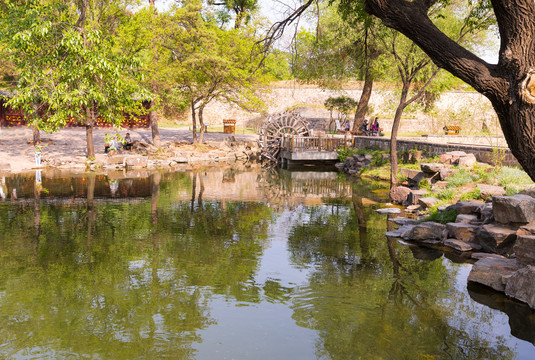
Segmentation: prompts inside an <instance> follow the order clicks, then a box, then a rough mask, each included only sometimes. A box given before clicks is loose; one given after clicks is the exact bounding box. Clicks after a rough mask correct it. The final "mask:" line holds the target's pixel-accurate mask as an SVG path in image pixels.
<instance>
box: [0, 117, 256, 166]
mask: <svg viewBox="0 0 535 360" xmlns="http://www.w3.org/2000/svg"><path fill="white" fill-rule="evenodd" d="M107 132H113V130H112V129H96V130H94V131H93V141H94V143H95V152H96V159H97V161H104V159H105V156H106V155H105V154H104V135H105V134H106V133H107ZM127 132H129V133H130V136H131V137H132V139H133V140H140V141H145V142H148V143H150V142H151V141H152V135H151V131H150V129H132V130H123V131H120V134H121V135H122V136H124V135H125V134H126V133H127ZM228 136H230V135H229V134H223V133H206V134H205V141H206V142H208V143H211V142H221V141H223V140H224V139H225V138H227V137H228ZM234 136H235V137H236V138H240V139H244V140H248V141H256V139H257V138H258V137H257V135H254V134H247V135H244V134H234ZM41 138H42V139H43V140H44V141H43V144H44V143H45V142H46V140H53V143H51V144H50V145H48V146H46V147H44V148H43V155H42V158H43V160H44V165H46V160H47V159H54V160H55V161H56V162H58V161H75V162H80V163H83V162H85V161H86V154H87V150H86V147H87V146H86V138H85V129H84V128H66V129H63V130H60V131H58V132H56V133H52V134H45V133H42V134H41ZM31 139H32V130H31V129H30V128H27V127H17V128H0V165H1V164H6V163H7V164H9V165H10V167H11V171H15V172H18V171H23V170H28V169H32V168H35V152H34V147H33V145H31V144H28V141H29V140H31ZM160 139H161V141H162V142H175V141H191V133H190V132H189V131H188V129H187V128H179V129H170V128H161V129H160Z"/></svg>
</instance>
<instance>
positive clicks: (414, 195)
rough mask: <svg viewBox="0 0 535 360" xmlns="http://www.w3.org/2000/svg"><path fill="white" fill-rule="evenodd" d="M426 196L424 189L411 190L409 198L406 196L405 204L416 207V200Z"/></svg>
mask: <svg viewBox="0 0 535 360" xmlns="http://www.w3.org/2000/svg"><path fill="white" fill-rule="evenodd" d="M425 195H427V190H426V189H418V190H411V191H410V193H409V196H407V204H409V205H416V204H418V200H420V199H421V198H423V197H424V196H425Z"/></svg>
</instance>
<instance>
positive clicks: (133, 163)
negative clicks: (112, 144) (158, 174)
mask: <svg viewBox="0 0 535 360" xmlns="http://www.w3.org/2000/svg"><path fill="white" fill-rule="evenodd" d="M124 160H125V165H126V167H128V168H143V167H146V166H147V164H148V158H147V157H146V156H128V157H126V158H125V159H124ZM156 165H157V164H156Z"/></svg>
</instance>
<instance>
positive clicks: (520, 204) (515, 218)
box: [492, 194, 535, 224]
mask: <svg viewBox="0 0 535 360" xmlns="http://www.w3.org/2000/svg"><path fill="white" fill-rule="evenodd" d="M492 208H493V212H494V218H495V219H496V221H497V222H499V223H502V224H509V223H524V224H526V223H530V222H532V221H535V198H532V197H531V196H528V195H519V194H517V195H513V196H495V197H493V198H492Z"/></svg>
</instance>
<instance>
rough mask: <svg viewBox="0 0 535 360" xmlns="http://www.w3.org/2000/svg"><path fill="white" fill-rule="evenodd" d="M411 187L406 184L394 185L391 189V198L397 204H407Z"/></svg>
mask: <svg viewBox="0 0 535 360" xmlns="http://www.w3.org/2000/svg"><path fill="white" fill-rule="evenodd" d="M410 193H411V189H409V188H408V187H405V186H394V187H392V189H390V200H391V201H392V202H394V203H396V204H406V203H407V198H408V197H409V194H410Z"/></svg>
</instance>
